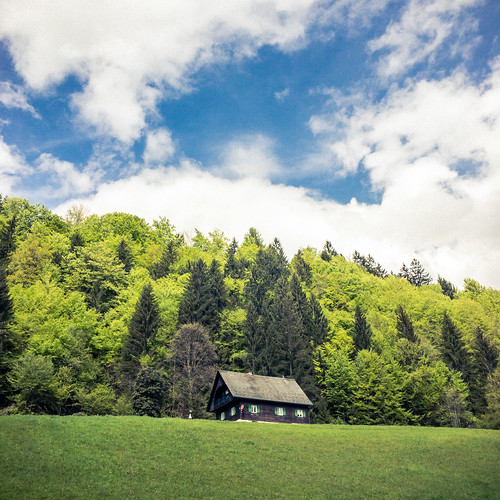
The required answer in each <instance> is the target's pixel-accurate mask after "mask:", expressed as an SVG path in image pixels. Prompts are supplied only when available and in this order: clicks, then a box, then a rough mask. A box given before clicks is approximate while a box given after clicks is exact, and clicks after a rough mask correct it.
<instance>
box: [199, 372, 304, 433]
mask: <svg viewBox="0 0 500 500" xmlns="http://www.w3.org/2000/svg"><path fill="white" fill-rule="evenodd" d="M311 407H312V403H311V401H310V400H309V398H308V397H307V396H306V395H305V394H304V392H303V391H302V389H301V388H300V387H299V385H298V384H297V382H296V381H295V380H293V379H284V378H277V377H264V376H260V375H253V374H251V373H237V372H229V371H219V372H217V375H216V377H215V381H214V385H213V388H212V392H211V394H210V399H209V402H208V408H207V410H208V411H211V412H214V413H215V416H216V419H217V420H232V421H236V420H245V421H250V422H275V423H290V424H291V423H294V424H308V423H309V422H310V409H311Z"/></svg>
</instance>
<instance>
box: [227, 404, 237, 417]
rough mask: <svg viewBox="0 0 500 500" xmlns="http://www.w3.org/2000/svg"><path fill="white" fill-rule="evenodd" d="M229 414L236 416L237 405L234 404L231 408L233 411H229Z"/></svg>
mask: <svg viewBox="0 0 500 500" xmlns="http://www.w3.org/2000/svg"><path fill="white" fill-rule="evenodd" d="M229 414H230V415H231V417H234V416H235V415H236V406H233V407H232V408H231V411H230V412H229Z"/></svg>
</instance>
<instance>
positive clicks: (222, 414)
mask: <svg viewBox="0 0 500 500" xmlns="http://www.w3.org/2000/svg"><path fill="white" fill-rule="evenodd" d="M220 419H221V420H226V412H225V411H223V412H221V414H220Z"/></svg>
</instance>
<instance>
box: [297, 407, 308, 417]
mask: <svg viewBox="0 0 500 500" xmlns="http://www.w3.org/2000/svg"><path fill="white" fill-rule="evenodd" d="M295 416H296V417H299V418H304V417H305V416H306V415H305V412H304V410H302V409H298V410H295Z"/></svg>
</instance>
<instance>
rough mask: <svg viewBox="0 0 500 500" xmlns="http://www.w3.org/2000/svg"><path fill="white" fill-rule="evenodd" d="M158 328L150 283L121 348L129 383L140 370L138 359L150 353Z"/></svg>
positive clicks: (124, 369)
mask: <svg viewBox="0 0 500 500" xmlns="http://www.w3.org/2000/svg"><path fill="white" fill-rule="evenodd" d="M159 327H160V308H159V306H158V303H157V301H156V299H155V296H154V295H153V287H152V286H151V283H147V284H146V285H144V288H143V289H142V292H141V296H140V297H139V300H138V301H137V304H136V306H135V311H134V314H133V316H132V319H131V321H130V324H129V328H128V337H127V339H126V341H125V344H124V346H123V371H124V373H125V375H126V377H127V379H128V380H129V381H132V380H134V379H135V377H136V375H137V373H138V371H139V369H140V358H141V356H142V355H144V354H149V353H152V351H153V341H154V339H155V337H156V334H157V333H158V329H159Z"/></svg>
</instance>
